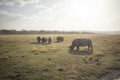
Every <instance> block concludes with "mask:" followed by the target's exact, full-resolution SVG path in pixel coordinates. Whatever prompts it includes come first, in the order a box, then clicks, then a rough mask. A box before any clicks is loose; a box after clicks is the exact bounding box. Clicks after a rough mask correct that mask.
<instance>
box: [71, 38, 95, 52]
mask: <svg viewBox="0 0 120 80" xmlns="http://www.w3.org/2000/svg"><path fill="white" fill-rule="evenodd" d="M80 46H88V50H90V49H91V51H93V46H92V41H91V40H90V39H75V40H73V41H72V44H71V45H70V47H69V48H70V49H71V50H74V48H75V47H76V48H77V49H76V51H78V50H79V47H80Z"/></svg>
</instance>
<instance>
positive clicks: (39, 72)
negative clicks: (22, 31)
mask: <svg viewBox="0 0 120 80" xmlns="http://www.w3.org/2000/svg"><path fill="white" fill-rule="evenodd" d="M37 36H38V35H0V80H110V79H108V77H110V78H111V79H113V78H117V77H119V76H120V73H119V72H120V35H105V34H104V35H103V34H64V35H63V34H60V35H58V34H56V35H55V34H49V35H48V34H46V35H39V36H44V37H48V36H51V37H52V38H53V42H52V43H51V44H46V45H41V44H38V43H37V41H36V37H37ZM56 36H64V38H65V41H64V42H60V43H56V42H55V37H56ZM75 38H90V39H91V40H92V42H93V48H94V51H93V53H92V54H76V53H70V52H69V48H68V46H69V45H70V44H71V42H72V40H74V39H75ZM86 48H87V47H82V48H80V49H81V50H86ZM113 72H114V73H113ZM112 73H113V75H111V74H112ZM109 75H110V76H109ZM106 76H108V77H106Z"/></svg>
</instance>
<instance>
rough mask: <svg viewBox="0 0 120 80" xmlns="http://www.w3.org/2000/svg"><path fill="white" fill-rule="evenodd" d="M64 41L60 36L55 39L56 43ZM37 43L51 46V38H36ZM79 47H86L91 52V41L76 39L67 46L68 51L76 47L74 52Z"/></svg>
mask: <svg viewBox="0 0 120 80" xmlns="http://www.w3.org/2000/svg"><path fill="white" fill-rule="evenodd" d="M63 41H64V37H62V36H58V37H56V42H63ZM37 42H38V43H40V44H45V43H48V44H51V42H52V38H51V37H49V38H45V37H39V36H38V37H37ZM80 46H88V50H90V51H93V46H92V40H91V39H86V38H77V39H74V40H73V41H72V43H71V45H70V46H69V48H70V50H74V48H75V47H76V48H77V49H76V51H78V50H79V47H80Z"/></svg>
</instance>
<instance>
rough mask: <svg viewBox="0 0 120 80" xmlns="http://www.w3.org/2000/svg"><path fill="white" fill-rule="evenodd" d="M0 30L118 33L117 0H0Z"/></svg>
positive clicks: (118, 8)
mask: <svg viewBox="0 0 120 80" xmlns="http://www.w3.org/2000/svg"><path fill="white" fill-rule="evenodd" d="M0 29H16V30H21V29H26V30H65V31H81V30H88V31H120V0H0Z"/></svg>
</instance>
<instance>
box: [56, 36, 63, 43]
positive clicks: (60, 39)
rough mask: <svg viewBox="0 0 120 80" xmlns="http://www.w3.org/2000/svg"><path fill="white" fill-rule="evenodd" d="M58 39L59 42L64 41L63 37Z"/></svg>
mask: <svg viewBox="0 0 120 80" xmlns="http://www.w3.org/2000/svg"><path fill="white" fill-rule="evenodd" d="M56 39H57V42H62V41H64V38H63V37H61V36H58V37H56Z"/></svg>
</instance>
